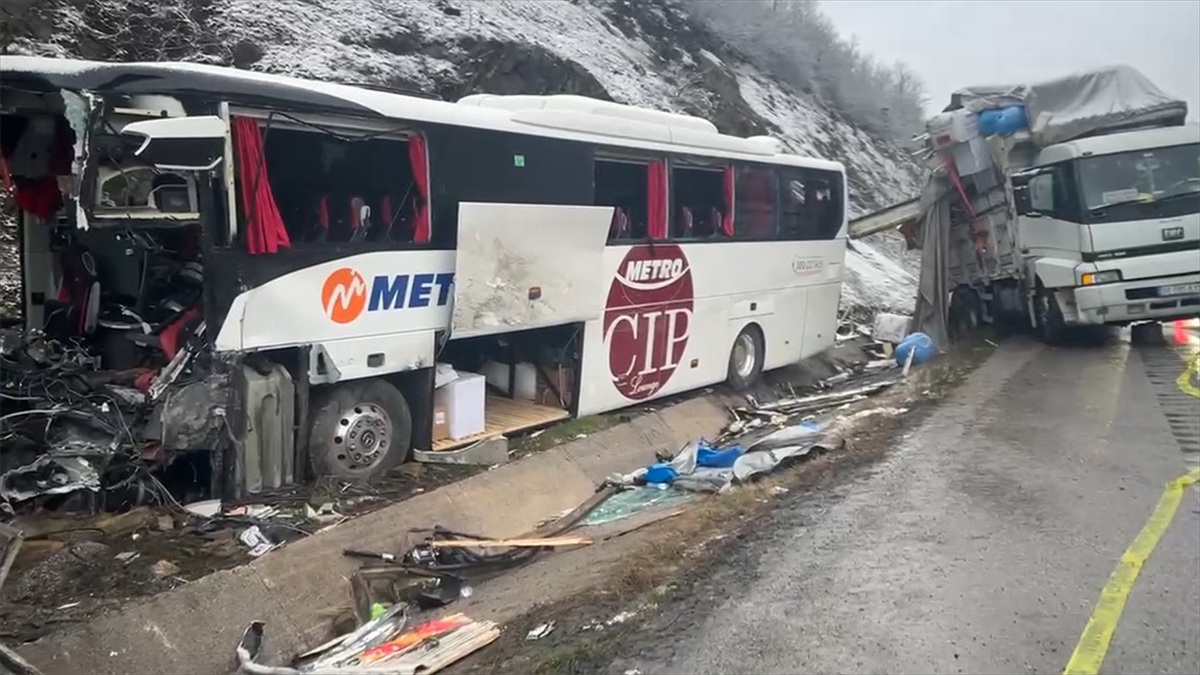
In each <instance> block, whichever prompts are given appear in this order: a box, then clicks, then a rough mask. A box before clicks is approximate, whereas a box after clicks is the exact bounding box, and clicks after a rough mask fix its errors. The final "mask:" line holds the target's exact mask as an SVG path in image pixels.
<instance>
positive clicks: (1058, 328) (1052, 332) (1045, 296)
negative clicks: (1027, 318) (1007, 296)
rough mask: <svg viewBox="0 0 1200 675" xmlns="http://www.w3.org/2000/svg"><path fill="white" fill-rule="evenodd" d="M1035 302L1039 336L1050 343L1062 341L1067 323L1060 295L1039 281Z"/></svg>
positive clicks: (1054, 343)
mask: <svg viewBox="0 0 1200 675" xmlns="http://www.w3.org/2000/svg"><path fill="white" fill-rule="evenodd" d="M1033 303H1034V307H1033V310H1034V317H1035V318H1036V325H1035V328H1036V329H1037V332H1038V337H1039V338H1041V340H1042V342H1044V343H1046V344H1048V345H1057V344H1059V343H1061V342H1062V338H1063V333H1064V332H1065V331H1066V323H1065V322H1064V321H1063V315H1062V309H1061V308H1060V307H1059V306H1058V296H1057V295H1056V294H1055V293H1054V292H1053V291H1048V290H1046V289H1045V288H1044V287H1043V286H1042V285H1041V284H1040V283H1039V284H1038V286H1037V293H1036V294H1035V295H1034V296H1033Z"/></svg>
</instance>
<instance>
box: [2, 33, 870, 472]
mask: <svg viewBox="0 0 1200 675" xmlns="http://www.w3.org/2000/svg"><path fill="white" fill-rule="evenodd" d="M2 68H3V70H4V81H5V83H4V86H5V87H6V90H5V115H6V119H8V118H9V117H10V116H11V117H13V119H17V118H20V119H22V120H24V121H23V122H21V125H22V127H23V128H27V129H29V130H31V131H29V132H27V134H26V135H27V136H28V138H26V139H25V140H26V141H28V143H25V145H29V143H33V144H34V145H36V144H37V143H42V144H43V145H46V144H51V145H53V144H54V142H55V140H54V139H55V138H56V133H57V134H58V137H62V136H63V129H66V133H67V134H69V136H68V138H69V140H68V141H66V142H60V145H64V144H65V145H70V146H71V147H70V148H69V150H73V151H74V152H73V153H70V157H69V164H70V167H71V172H70V173H72V174H73V175H74V176H76V177H77V178H80V180H75V181H73V184H72V185H71V186H70V187H69V189H68V191H67V193H66V195H65V196H66V199H65V200H64V204H66V205H67V207H66V208H64V209H62V210H61V211H59V212H58V213H56V214H52V213H41V214H40V215H39V214H34V213H29V212H26V213H25V215H24V220H23V222H24V223H25V227H24V230H23V231H24V239H23V245H24V246H25V253H24V255H25V258H24V259H25V261H26V269H25V293H24V295H25V300H26V302H25V310H26V311H25V317H26V323H27V324H28V325H29V326H31V327H34V326H36V327H44V326H45V325H46V321H47V312H45V311H43V307H42V305H40V304H38V303H35V302H33V300H34V299H36V298H44V297H55V296H56V295H57V293H58V291H57V289H58V287H59V286H60V285H61V282H62V276H63V274H62V273H61V272H60V271H58V270H61V269H70V267H71V266H70V264H69V261H67V262H65V263H61V264H60V260H64V259H65V258H64V256H69V255H71V253H68V252H66V251H61V250H58V249H57V248H56V245H53V244H51V240H52V237H50V236H49V235H48V234H47V231H48V230H49V229H51V226H55V225H57V227H59V228H65V230H67V231H68V232H69V234H68V239H70V240H72V241H75V242H77V243H78V244H79V246H78V247H69V248H71V250H73V251H74V250H77V249H78V248H80V247H87V248H88V255H89V256H90V257H91V258H92V259H96V260H98V261H99V263H100V264H99V268H100V269H101V270H102V271H101V272H100V273H99V276H100V277H101V278H100V280H99V283H100V284H102V285H107V286H106V290H108V287H111V290H113V291H114V292H112V293H102V294H101V302H100V304H101V305H105V303H108V304H109V305H112V306H101V307H100V308H99V310H98V311H99V312H100V313H101V314H102V315H108V314H113V313H116V314H130V313H136V312H138V311H141V312H142V313H145V308H146V307H148V306H154V305H155V304H156V303H160V302H161V301H162V300H163V299H162V298H161V297H158V296H156V295H155V293H157V292H159V291H158V290H156V289H155V288H150V287H148V286H147V284H145V283H143V282H142V280H141V279H142V276H143V274H142V270H144V269H145V267H138V264H136V263H134V264H132V265H131V266H129V267H127V268H122V267H121V265H122V263H121V262H120V261H119V260H116V259H115V258H112V256H115V255H119V254H120V250H126V249H131V246H132V245H130V246H125V247H124V249H122V246H121V245H117V246H114V245H112V242H114V240H120V241H121V242H125V243H128V242H134V243H136V244H137V245H136V246H132V248H137V249H138V250H139V251H140V253H139V255H142V256H143V257H142V258H140V259H142V260H149V259H150V258H151V257H153V255H155V254H156V252H161V251H163V250H166V249H172V250H174V249H185V248H186V249H187V250H189V251H191V252H192V254H191V259H190V260H188V261H187V262H188V263H189V264H195V265H196V266H198V268H199V269H200V270H202V275H201V276H200V279H202V281H200V282H199V283H198V284H197V285H196V286H195V288H194V289H193V290H194V293H193V294H192V295H191V296H189V297H188V299H187V300H188V302H185V303H182V305H183V307H182V312H179V313H178V314H176V315H175V318H178V316H189V317H190V318H191V323H190V324H188V325H187V332H188V333H189V334H190V333H193V332H195V330H196V328H195V327H196V326H198V325H202V326H203V328H204V336H205V337H204V340H202V341H201V342H202V343H203V346H202V349H203V351H206V352H208V353H210V354H211V355H212V359H209V360H207V361H205V363H207V362H209V361H212V362H220V363H224V364H227V365H229V366H230V367H232V369H233V371H234V372H235V374H236V375H237V376H235V377H232V378H230V380H229V381H230V385H229V387H230V388H231V389H233V390H234V392H233V393H234V394H236V395H234V396H231V397H229V400H228V401H227V402H226V401H224V400H222V401H221V407H222V408H224V409H225V410H226V411H227V413H226V414H228V415H229V416H230V419H235V420H241V419H243V418H245V417H246V416H247V415H251V416H253V415H257V416H258V417H256V418H254V420H255V421H254V424H252V425H251V426H257V427H258V431H256V433H255V434H253V437H252V438H251V437H250V436H247V439H245V440H243V442H242V446H243V447H241V448H239V449H238V450H236V453H239V457H238V458H236V459H237V461H238V462H243V463H245V462H249V463H251V464H253V463H255V462H257V461H259V460H258V459H255V458H258V457H265V456H268V455H271V454H272V453H276V452H277V447H276V446H278V448H282V452H284V453H285V454H287V455H288V456H289V457H291V456H292V455H293V453H294V455H295V457H297V458H298V461H299V462H301V463H300V464H298V465H297V466H299V470H298V473H299V474H301V475H302V474H303V472H304V470H305V468H306V467H305V463H311V469H312V470H313V471H314V472H315V473H316V474H332V475H336V476H339V477H342V478H345V479H349V480H366V479H369V478H371V477H373V476H375V475H378V474H379V473H381V472H383V471H386V470H387V469H388V468H390V467H392V466H395V465H396V464H397V463H399V462H401V461H403V460H404V459H406V458H407V457H409V455H410V453H411V451H412V450H413V449H414V448H415V449H419V450H426V449H434V450H442V449H450V448H455V447H461V446H464V445H467V444H470V443H472V442H475V441H477V440H479V439H482V438H486V437H488V436H491V435H496V434H501V433H508V432H513V431H516V430H520V429H524V428H531V427H533V426H539V425H544V424H547V423H549V422H551V421H554V420H557V419H562V418H565V417H568V416H571V415H590V414H595V413H599V412H603V411H606V410H612V409H615V408H620V407H622V406H627V405H631V404H634V403H639V402H644V401H649V400H652V399H655V398H659V397H662V396H668V395H671V394H676V393H679V392H683V391H687V390H690V389H695V388H697V387H702V386H707V385H711V384H715V383H718V382H722V381H727V382H729V383H730V384H731V385H733V386H734V387H737V388H739V389H741V388H746V387H749V386H751V385H752V384H753V383H754V382H755V381H756V380H757V378H758V377H759V375H760V373H761V372H762V371H763V370H764V369H772V368H778V367H781V366H784V365H787V364H790V363H794V362H795V361H797V360H799V359H801V358H803V357H805V356H808V355H811V354H814V353H817V352H820V351H822V350H823V349H825V348H827V347H828V346H830V345H831V344H832V343H833V340H834V332H835V329H836V321H837V308H838V301H839V297H840V290H841V283H842V278H843V269H844V268H843V259H844V256H845V248H846V242H845V239H846V224H845V223H846V183H845V174H844V170H843V167H842V165H841V164H839V163H836V162H830V161H825V160H817V159H807V158H802V157H798V156H795V155H789V154H785V153H783V152H782V151H781V146H780V144H779V143H778V142H777V141H775V140H773V139H770V138H767V137H761V136H760V137H753V138H737V137H733V136H726V135H722V134H719V133H718V132H717V130H716V128H715V127H714V126H713V125H712V124H711V123H710V122H708V121H706V120H702V119H699V118H695V117H690V116H686V115H678V114H672V113H664V112H659V111H653V110H644V109H639V108H634V107H630V106H625V105H620V104H615V103H611V102H606V101H598V100H593V99H587V98H582V97H577V96H486V95H480V96H470V97H467V98H465V99H463V100H461V101H459V102H458V103H447V102H443V101H436V100H428V99H425V98H421V97H419V96H413V95H403V94H399V93H395V92H387V91H378V90H374V89H370V88H364V87H360V86H348V85H339V84H331V83H324V82H314V81H306V80H299V79H293V78H286V77H279V76H273V75H266V74H261V73H253V72H247V71H240V70H232V69H224V68H218V67H209V66H201V65H196V64H182V63H159V64H107V63H104V64H101V63H88V62H76V61H63V60H50V59H37V58H25V57H10V58H8V59H5V61H4V64H3V66H2ZM8 128H9V127H7V126H6V136H8V132H7V129H8ZM56 129H58V132H56V131H55V130H56ZM30 134H32V135H30ZM7 142H8V141H6V143H7ZM15 144H16V145H17V146H19V147H24V146H23V145H22V141H20V140H18V141H16V142H15ZM9 165H10V166H16V167H18V169H21V170H22V171H25V173H34V171H33V170H32V169H29V168H28V167H24V164H23V162H22V160H21V157H20V153H19V152H17V153H15V154H14V155H13V158H12V160H11V161H9ZM23 167H24V168H23ZM43 173H45V172H43ZM23 175H24V174H23ZM67 183H72V181H67V182H66V183H64V184H67ZM34 223H38V224H42V225H45V227H40V228H39V227H34V226H33V225H34ZM143 244H144V245H143ZM185 244H186V245H185ZM122 245H124V244H122ZM118 249H119V250H118ZM113 250H118V251H117V253H113ZM143 254H144V255H143ZM105 256H109V259H105ZM107 269H115V270H123V272H122V273H121V274H112V275H111V279H105V278H104V276H105V272H104V271H103V270H107ZM122 285H124V286H127V288H126V287H122ZM118 291H119V292H118ZM114 298H115V299H114ZM77 304H78V303H77ZM93 304H95V303H93ZM180 304H181V303H179V302H176V304H175V306H176V307H177V309H178V308H179V305H180ZM189 311H190V312H192V313H191V314H188V312H189ZM142 319H144V317H142V318H141V319H139V320H142ZM171 321H173V319H171V318H168V319H165V320H163V321H162V322H161V325H157V324H156V325H155V326H153V328H152V330H151V331H150V332H151V333H157V332H160V331H162V330H163V328H162V326H163V325H172V326H173V325H175V324H172V323H171ZM177 323H181V322H177ZM81 325H82V324H78V323H72V324H70V325H69V326H66V327H65V328H63V330H67V331H68V332H70V331H75V332H76V333H79V331H78V330H76V329H78V328H79V327H80V326H81ZM87 330H88V329H87V327H86V326H85V327H84V333H85V334H76V335H73V337H80V338H85V339H91V338H93V337H95V333H94V332H87ZM143 332H145V331H143ZM144 341H145V340H143V342H144ZM172 342H174V340H172ZM165 346H166V348H165V349H164V350H163V354H162V357H163V361H169V360H170V359H171V357H172V355H173V354H174V353H178V352H177V351H175V347H172V346H169V345H165ZM118 352H119V350H112V353H111V354H108V353H107V352H106V353H105V358H106V359H107V360H108V361H109V362H107V363H105V364H104V367H105V368H113V369H116V368H118V367H120V366H121V365H124V364H122V363H120V359H121V356H120V354H119V353H118ZM200 362H201V361H200V360H198V359H197V360H193V362H192V363H191V365H190V366H189V367H192V368H200V367H201V366H200V365H199V364H200ZM435 364H447V365H450V366H453V368H454V371H455V372H457V373H458V374H459V378H458V379H459V380H461V382H459V384H458V385H452V386H451V388H454V387H457V388H458V389H459V390H460V391H459V393H457V394H455V395H454V396H449V395H447V396H449V398H451V399H452V400H450V401H449V402H447V401H446V400H444V399H445V398H446V397H443V396H442V395H441V394H436V395H435V385H436V384H439V383H438V382H437V381H436V380H437V376H436V375H435V373H438V372H441V373H442V374H443V375H446V374H447V373H449V372H450V371H449V370H448V369H447V368H445V367H442V368H440V369H439V368H436V367H435ZM475 373H479V374H482V375H483V378H482V379H481V378H475V377H473V376H472V374H475ZM162 379H163V378H157V381H161V380H162ZM483 380H486V382H487V385H488V389H489V390H490V391H489V392H488V393H487V394H486V401H485V400H484V399H482V398H481V396H482V394H480V393H479V392H480V391H482V381H483ZM475 382H479V384H478V385H476V384H475ZM262 391H267V392H274V398H273V399H272V400H277V405H275V407H274V408H272V409H271V410H264V409H260V408H261V403H260V402H256V401H250V400H247V392H256V393H255V395H258V392H262ZM439 391H440V390H439ZM497 392H501V393H497ZM455 397H458V398H455ZM214 405H216V402H214ZM446 405H450V406H460V405H461V406H467V408H471V410H466V411H459V413H458V414H457V415H456V414H455V413H454V411H453V410H452V411H451V413H450V416H451V417H457V419H456V420H454V422H455V423H453V424H447V420H446V419H445V413H446V412H447V411H446V409H445V407H446ZM226 406H227V407H226ZM479 406H482V407H483V410H482V411H479V410H475V408H478V407H479ZM280 411H282V412H280ZM475 417H477V418H478V419H477V420H471V421H470V423H468V420H469V418H475ZM279 425H282V427H281V428H278V429H276V428H274V427H276V426H279ZM293 427H294V428H295V433H293V431H292V429H293ZM264 429H265V430H264ZM464 429H465V431H469V432H471V433H465V431H464ZM464 434H465V435H464ZM255 444H257V445H258V446H260V447H246V446H253V445H255ZM164 445H166V444H164ZM289 461H290V460H289ZM268 482H269V481H268ZM243 487H244V486H243Z"/></svg>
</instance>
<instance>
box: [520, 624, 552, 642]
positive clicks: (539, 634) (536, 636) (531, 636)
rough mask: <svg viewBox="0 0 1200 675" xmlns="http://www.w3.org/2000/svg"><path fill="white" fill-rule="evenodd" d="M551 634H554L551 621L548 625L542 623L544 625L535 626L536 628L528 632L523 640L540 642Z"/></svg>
mask: <svg viewBox="0 0 1200 675" xmlns="http://www.w3.org/2000/svg"><path fill="white" fill-rule="evenodd" d="M552 632H554V622H553V621H551V622H549V623H544V624H542V625H540V626H537V627H536V628H534V629H532V630H530V631H529V632H528V633H527V634H526V635H525V639H526V640H540V639H542V638H544V637H546V636H547V635H549V634H550V633H552Z"/></svg>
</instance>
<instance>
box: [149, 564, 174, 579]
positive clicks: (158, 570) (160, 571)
mask: <svg viewBox="0 0 1200 675" xmlns="http://www.w3.org/2000/svg"><path fill="white" fill-rule="evenodd" d="M153 569H154V576H156V577H158V578H159V579H165V578H166V577H173V576H175V575H176V574H179V565H176V564H175V563H173V562H171V561H170V560H159V561H158V562H156V563H154V568H153Z"/></svg>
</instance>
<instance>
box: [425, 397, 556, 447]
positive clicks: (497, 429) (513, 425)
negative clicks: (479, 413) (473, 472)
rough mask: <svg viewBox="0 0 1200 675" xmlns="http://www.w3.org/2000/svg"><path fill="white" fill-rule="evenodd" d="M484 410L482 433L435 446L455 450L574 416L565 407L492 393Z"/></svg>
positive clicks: (446, 441)
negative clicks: (540, 403) (553, 406)
mask: <svg viewBox="0 0 1200 675" xmlns="http://www.w3.org/2000/svg"><path fill="white" fill-rule="evenodd" d="M483 412H484V417H485V420H484V427H483V432H482V433H478V434H474V435H472V436H467V437H465V438H458V439H453V438H447V439H443V440H440V441H434V442H433V447H432V448H431V449H432V450H455V449H458V448H463V447H466V446H468V445H471V444H472V443H478V442H479V441H482V440H485V439H488V438H493V437H495V436H506V435H508V434H514V433H516V432H518V431H525V430H526V429H533V428H534V427H541V426H545V425H547V424H551V423H553V422H557V421H559V420H563V419H566V418H568V417H570V416H571V413H569V412H567V411H566V410H563V409H561V408H552V407H550V406H546V405H539V404H537V403H534V402H533V401H523V400H521V399H516V398H507V397H505V396H495V395H490V394H489V395H488V397H487V400H486V401H485V402H484V408H483Z"/></svg>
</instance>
